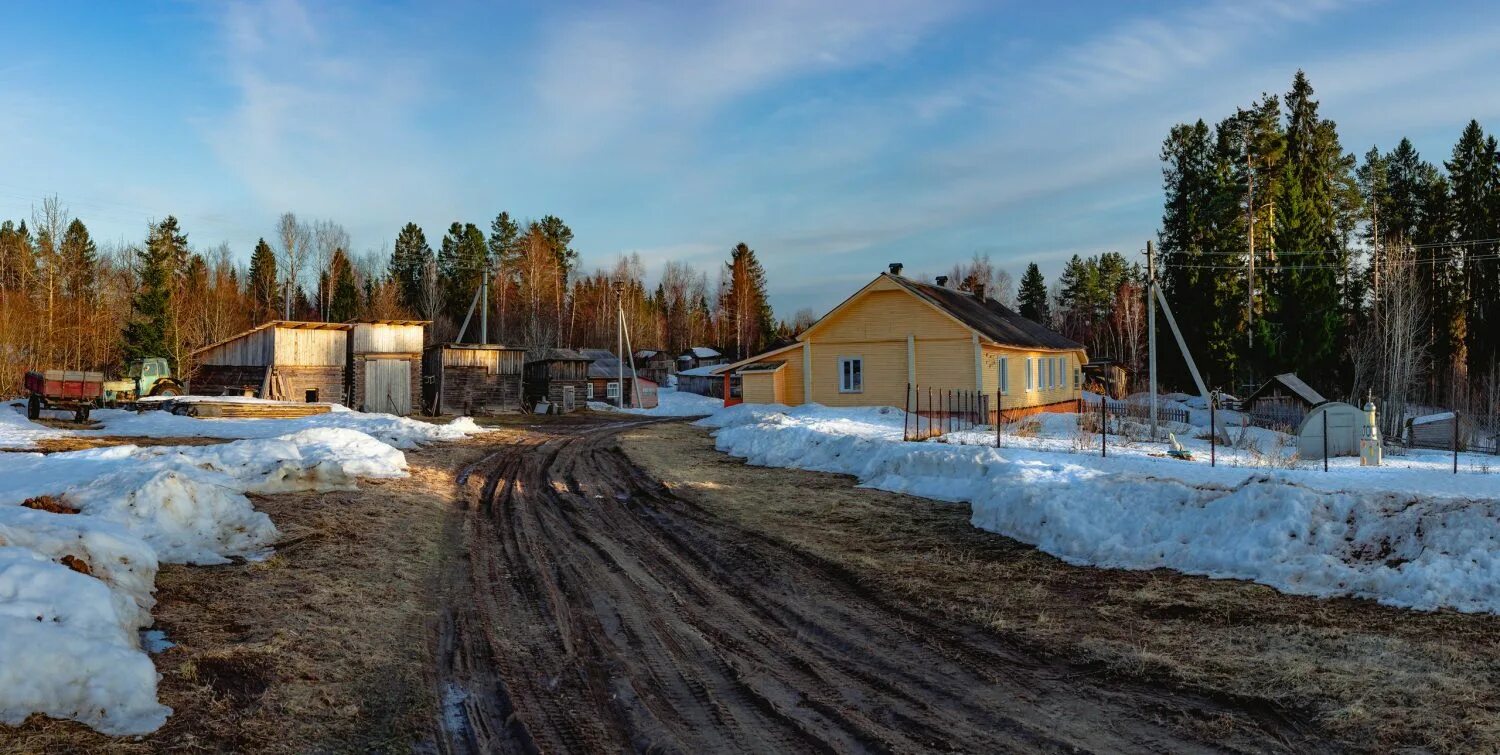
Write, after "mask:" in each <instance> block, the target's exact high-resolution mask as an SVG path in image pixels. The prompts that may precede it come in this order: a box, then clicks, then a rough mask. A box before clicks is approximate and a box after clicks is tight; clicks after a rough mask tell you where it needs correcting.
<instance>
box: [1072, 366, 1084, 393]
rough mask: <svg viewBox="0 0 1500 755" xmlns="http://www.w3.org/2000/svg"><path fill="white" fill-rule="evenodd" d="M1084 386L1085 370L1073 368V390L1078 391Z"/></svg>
mask: <svg viewBox="0 0 1500 755" xmlns="http://www.w3.org/2000/svg"><path fill="white" fill-rule="evenodd" d="M1082 386H1083V369H1082V368H1079V367H1074V368H1073V390H1075V391H1076V390H1078V389H1079V388H1081V387H1082Z"/></svg>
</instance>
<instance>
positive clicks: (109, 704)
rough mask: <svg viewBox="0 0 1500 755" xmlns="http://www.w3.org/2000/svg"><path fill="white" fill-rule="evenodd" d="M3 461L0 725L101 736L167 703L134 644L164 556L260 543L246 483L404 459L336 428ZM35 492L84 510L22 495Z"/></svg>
mask: <svg viewBox="0 0 1500 755" xmlns="http://www.w3.org/2000/svg"><path fill="white" fill-rule="evenodd" d="M178 419H186V418H178ZM187 421H190V422H192V421H197V420H187ZM4 461H5V463H6V466H5V472H6V474H4V475H3V476H0V722H5V723H11V724H15V723H19V722H20V721H22V720H24V719H25V718H26V716H27V715H29V714H31V713H34V712H41V713H45V714H47V715H50V716H56V717H60V718H71V719H75V720H78V721H81V722H83V723H85V724H88V725H90V726H92V727H94V728H96V729H98V730H99V731H102V732H105V733H108V734H144V733H146V732H149V731H152V730H154V729H156V728H157V727H159V726H160V725H161V724H162V722H163V721H164V720H165V719H166V716H167V715H168V714H169V713H170V712H171V711H170V710H169V709H167V708H165V707H163V706H161V705H159V704H157V702H156V682H157V675H156V670H155V668H154V667H153V665H152V664H151V661H150V659H149V658H148V657H147V655H146V654H145V653H144V652H143V651H142V650H141V647H140V643H141V640H140V634H139V630H140V629H142V628H144V627H148V626H150V625H151V623H152V619H151V613H150V612H151V608H152V607H153V606H154V604H155V603H154V599H153V598H152V595H151V592H152V590H153V587H154V583H155V578H156V571H157V564H158V560H160V561H168V562H174V563H194V564H214V563H224V562H226V561H227V560H228V559H229V558H230V557H234V556H255V555H257V554H260V553H262V552H264V551H265V549H266V548H268V547H269V546H270V545H271V544H272V543H273V542H274V541H275V539H276V537H277V531H276V528H275V526H274V525H273V524H272V523H271V520H270V518H269V517H267V516H266V515H265V514H264V513H262V512H259V511H256V510H255V508H254V507H253V506H252V505H251V503H250V500H249V499H248V498H247V497H246V494H247V493H278V492H289V491H327V490H338V489H348V488H352V487H353V486H354V480H355V478H356V477H375V478H382V477H385V478H389V477H401V476H404V475H405V474H406V469H407V467H406V457H405V455H404V454H403V453H402V452H401V451H399V450H397V449H396V448H393V447H392V446H391V445H390V444H389V443H386V442H382V441H380V440H377V439H376V438H374V437H371V436H370V435H368V434H365V433H363V432H359V431H356V430H352V429H348V428H340V427H315V428H306V429H301V430H298V431H297V432H293V433H290V434H287V435H283V436H280V437H272V438H257V439H251V440H240V441H236V442H233V443H225V444H220V445H210V446H162V447H146V448H141V447H137V446H116V447H111V448H96V449H89V450H85V451H75V452H69V453H56V454H50V455H43V454H36V453H10V454H5V455H4ZM40 496H51V497H52V498H53V499H54V500H53V501H50V502H48V504H49V505H53V506H58V505H60V506H61V507H64V508H67V509H76V510H77V511H78V512H79V513H76V514H70V513H54V512H53V511H50V510H40V509H36V508H28V507H25V506H22V505H20V504H21V503H23V502H25V501H27V500H28V499H37V498H38V497H40ZM34 505H42V504H34ZM70 565H71V566H70Z"/></svg>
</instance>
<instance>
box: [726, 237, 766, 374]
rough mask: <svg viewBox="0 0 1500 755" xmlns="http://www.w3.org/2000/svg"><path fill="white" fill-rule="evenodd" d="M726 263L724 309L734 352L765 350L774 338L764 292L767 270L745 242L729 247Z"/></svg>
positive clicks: (754, 352)
mask: <svg viewBox="0 0 1500 755" xmlns="http://www.w3.org/2000/svg"><path fill="white" fill-rule="evenodd" d="M726 265H727V267H728V272H729V280H730V285H729V291H728V292H727V293H728V297H727V298H728V301H727V302H726V309H728V311H729V316H730V318H731V320H732V322H733V326H732V327H733V328H734V332H733V333H732V334H731V335H732V336H733V343H734V346H735V349H736V353H737V355H738V356H739V357H741V358H743V357H748V356H751V355H753V354H756V353H759V352H761V351H763V350H765V348H766V347H767V346H769V345H770V343H771V340H772V339H773V338H775V331H776V318H775V317H774V316H773V315H772V313H771V301H770V299H769V297H768V296H767V295H766V272H765V270H764V269H763V268H762V267H761V266H760V260H758V259H757V258H756V256H755V250H753V249H751V248H750V246H749V245H748V244H745V243H744V242H741V243H739V244H736V245H735V246H734V248H733V249H731V250H730V252H729V262H728V263H726ZM721 335H722V334H721ZM726 345H727V344H726Z"/></svg>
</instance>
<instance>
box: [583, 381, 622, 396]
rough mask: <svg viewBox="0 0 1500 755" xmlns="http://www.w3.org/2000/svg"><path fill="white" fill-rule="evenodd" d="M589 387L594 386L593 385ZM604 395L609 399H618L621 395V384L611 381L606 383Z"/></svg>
mask: <svg viewBox="0 0 1500 755" xmlns="http://www.w3.org/2000/svg"><path fill="white" fill-rule="evenodd" d="M589 387H591V388H592V387H593V386H592V385H591V386H589ZM604 397H605V398H607V399H618V398H619V397H620V384H619V383H618V382H615V381H613V380H612V381H610V382H608V383H605V384H604Z"/></svg>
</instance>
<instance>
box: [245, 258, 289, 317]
mask: <svg viewBox="0 0 1500 755" xmlns="http://www.w3.org/2000/svg"><path fill="white" fill-rule="evenodd" d="M246 284H247V286H248V287H249V291H250V307H251V320H252V321H253V323H254V324H256V325H259V324H260V323H263V322H265V321H267V320H274V319H276V318H277V317H278V316H280V314H281V312H282V307H281V284H280V279H279V278H278V277H277V275H276V253H275V252H273V251H271V245H270V244H267V243H266V240H265V239H260V240H259V241H258V242H256V244H255V251H253V252H251V254H250V275H249V280H247V281H246Z"/></svg>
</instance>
